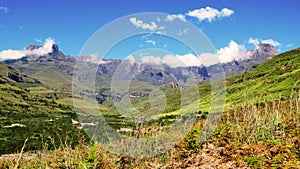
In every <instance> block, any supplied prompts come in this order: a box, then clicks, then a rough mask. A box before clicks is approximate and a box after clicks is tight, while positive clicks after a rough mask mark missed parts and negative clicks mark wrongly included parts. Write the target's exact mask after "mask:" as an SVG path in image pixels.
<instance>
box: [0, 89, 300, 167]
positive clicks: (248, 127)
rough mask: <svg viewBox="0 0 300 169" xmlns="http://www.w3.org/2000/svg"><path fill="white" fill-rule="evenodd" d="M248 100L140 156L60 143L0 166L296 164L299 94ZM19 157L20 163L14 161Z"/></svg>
mask: <svg viewBox="0 0 300 169" xmlns="http://www.w3.org/2000/svg"><path fill="white" fill-rule="evenodd" d="M291 97H292V98H291V99H290V100H285V101H278V102H269V103H264V104H262V105H256V104H251V102H252V101H251V100H249V101H247V103H248V106H246V107H245V108H243V109H239V110H235V111H230V112H227V113H225V114H223V116H222V119H221V121H220V123H219V125H218V127H217V129H216V130H215V131H214V133H213V135H212V136H211V137H210V138H209V139H207V140H206V141H205V142H199V136H200V134H201V132H202V126H203V124H204V121H205V119H199V120H198V122H197V124H195V126H194V128H193V130H192V131H191V132H190V133H189V134H188V135H187V136H186V137H185V138H184V139H183V140H182V142H180V143H178V144H176V146H175V147H174V148H173V149H172V150H170V151H168V152H165V153H163V154H160V155H157V156H155V157H149V158H144V159H133V158H129V157H120V156H118V155H115V154H111V153H109V152H107V151H105V150H103V149H102V148H101V147H100V146H99V145H98V144H97V143H94V144H91V145H90V146H89V145H86V144H82V143H79V144H78V146H76V147H75V148H72V147H71V146H69V145H68V144H65V145H64V144H62V146H61V147H59V148H58V149H56V150H53V151H48V150H44V151H38V152H27V153H25V154H23V155H22V158H19V157H20V154H17V155H15V157H12V156H10V157H2V158H1V159H0V168H14V167H16V166H19V167H21V168H189V167H190V168H299V167H300V141H299V140H300V138H299V136H300V97H299V95H297V96H291ZM18 159H19V161H18Z"/></svg>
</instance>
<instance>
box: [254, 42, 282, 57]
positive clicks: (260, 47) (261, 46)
mask: <svg viewBox="0 0 300 169" xmlns="http://www.w3.org/2000/svg"><path fill="white" fill-rule="evenodd" d="M257 50H258V51H259V52H271V53H274V54H275V55H278V51H277V50H276V49H275V48H274V47H273V46H272V45H271V44H259V45H258V47H257Z"/></svg>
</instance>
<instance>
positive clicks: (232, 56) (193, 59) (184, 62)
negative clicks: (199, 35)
mask: <svg viewBox="0 0 300 169" xmlns="http://www.w3.org/2000/svg"><path fill="white" fill-rule="evenodd" d="M249 58H250V53H249V52H248V51H247V50H246V48H245V46H244V45H239V44H237V43H236V42H234V41H230V43H229V44H228V46H227V47H224V48H221V49H219V50H218V51H217V52H216V53H203V54H201V55H200V56H195V55H194V54H191V53H189V54H185V55H165V56H163V57H158V56H143V57H142V58H141V63H151V64H155V65H159V64H167V65H169V66H171V67H189V66H202V65H205V66H210V65H213V64H216V63H228V62H232V61H234V60H236V61H240V60H245V59H249ZM128 60H130V61H133V62H135V61H136V60H135V59H134V58H133V56H130V57H128Z"/></svg>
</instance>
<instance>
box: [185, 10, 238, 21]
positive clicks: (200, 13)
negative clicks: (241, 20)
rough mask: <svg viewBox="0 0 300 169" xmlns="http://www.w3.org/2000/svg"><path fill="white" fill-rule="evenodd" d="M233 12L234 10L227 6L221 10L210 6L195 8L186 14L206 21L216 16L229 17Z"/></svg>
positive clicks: (212, 19)
mask: <svg viewBox="0 0 300 169" xmlns="http://www.w3.org/2000/svg"><path fill="white" fill-rule="evenodd" d="M233 14H234V11H233V10H231V9H228V8H223V9H222V10H221V11H219V10H218V9H214V8H212V7H206V8H200V9H195V10H193V11H189V12H188V13H187V14H186V15H187V16H190V17H195V18H197V19H198V20H199V21H203V20H207V21H208V22H212V21H214V20H215V19H216V18H219V19H221V18H224V17H229V16H231V15H233Z"/></svg>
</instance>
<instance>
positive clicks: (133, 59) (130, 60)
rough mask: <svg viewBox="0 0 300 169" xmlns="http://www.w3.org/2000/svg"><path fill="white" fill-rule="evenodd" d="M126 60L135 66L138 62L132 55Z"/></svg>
mask: <svg viewBox="0 0 300 169" xmlns="http://www.w3.org/2000/svg"><path fill="white" fill-rule="evenodd" d="M126 59H127V60H129V62H130V63H131V64H133V63H135V62H136V60H135V58H134V57H133V56H132V55H129V56H127V58H126Z"/></svg>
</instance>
